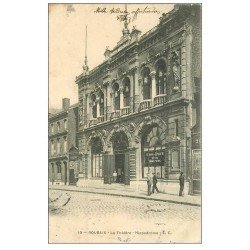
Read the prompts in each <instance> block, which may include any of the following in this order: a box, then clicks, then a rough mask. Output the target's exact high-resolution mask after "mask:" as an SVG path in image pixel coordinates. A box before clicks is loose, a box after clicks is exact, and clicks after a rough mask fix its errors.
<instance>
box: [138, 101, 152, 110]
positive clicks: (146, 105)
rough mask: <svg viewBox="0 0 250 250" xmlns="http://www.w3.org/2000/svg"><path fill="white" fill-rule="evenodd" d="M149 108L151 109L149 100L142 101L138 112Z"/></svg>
mask: <svg viewBox="0 0 250 250" xmlns="http://www.w3.org/2000/svg"><path fill="white" fill-rule="evenodd" d="M150 107H151V99H148V100H144V101H142V102H141V103H140V105H139V110H138V111H139V112H140V111H142V110H146V109H149V108H150Z"/></svg>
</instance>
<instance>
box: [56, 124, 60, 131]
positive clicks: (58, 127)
mask: <svg viewBox="0 0 250 250" xmlns="http://www.w3.org/2000/svg"><path fill="white" fill-rule="evenodd" d="M57 132H60V122H57Z"/></svg>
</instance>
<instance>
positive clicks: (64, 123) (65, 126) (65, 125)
mask: <svg viewBox="0 0 250 250" xmlns="http://www.w3.org/2000/svg"><path fill="white" fill-rule="evenodd" d="M63 126H64V129H65V130H66V129H67V126H68V124H67V120H66V119H65V120H64V121H63Z"/></svg>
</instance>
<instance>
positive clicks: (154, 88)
mask: <svg viewBox="0 0 250 250" xmlns="http://www.w3.org/2000/svg"><path fill="white" fill-rule="evenodd" d="M155 74H156V72H155V71H152V72H151V73H150V76H151V79H152V83H151V85H152V86H151V90H152V92H151V99H152V101H153V105H154V98H155V97H156V80H155Z"/></svg>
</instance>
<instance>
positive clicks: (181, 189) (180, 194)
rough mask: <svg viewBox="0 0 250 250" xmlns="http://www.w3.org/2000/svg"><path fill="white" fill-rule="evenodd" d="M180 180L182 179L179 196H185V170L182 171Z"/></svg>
mask: <svg viewBox="0 0 250 250" xmlns="http://www.w3.org/2000/svg"><path fill="white" fill-rule="evenodd" d="M179 181H180V191H179V196H183V189H184V181H185V177H184V175H183V172H181V174H180V177H179Z"/></svg>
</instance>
